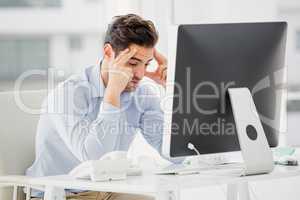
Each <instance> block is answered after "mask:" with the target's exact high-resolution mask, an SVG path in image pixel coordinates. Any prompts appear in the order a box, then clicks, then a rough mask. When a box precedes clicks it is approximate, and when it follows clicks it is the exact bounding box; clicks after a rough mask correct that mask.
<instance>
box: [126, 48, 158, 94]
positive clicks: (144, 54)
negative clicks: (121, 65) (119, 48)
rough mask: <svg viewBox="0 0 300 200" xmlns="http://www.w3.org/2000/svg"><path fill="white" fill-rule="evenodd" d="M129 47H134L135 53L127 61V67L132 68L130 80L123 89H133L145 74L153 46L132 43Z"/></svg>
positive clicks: (151, 57)
mask: <svg viewBox="0 0 300 200" xmlns="http://www.w3.org/2000/svg"><path fill="white" fill-rule="evenodd" d="M129 48H130V49H132V48H135V49H136V50H137V52H136V54H135V55H134V56H133V57H132V58H131V59H130V60H129V61H128V67H131V68H132V70H133V77H132V80H131V81H130V82H129V83H128V84H127V86H126V88H125V91H128V92H130V91H134V90H135V89H136V88H137V86H138V84H139V82H140V80H142V78H143V77H144V75H145V70H146V68H147V66H148V65H149V64H150V61H151V60H153V54H154V48H146V47H142V46H138V45H136V44H132V45H130V46H129Z"/></svg>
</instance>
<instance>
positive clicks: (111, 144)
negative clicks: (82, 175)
mask: <svg viewBox="0 0 300 200" xmlns="http://www.w3.org/2000/svg"><path fill="white" fill-rule="evenodd" d="M69 88H70V87H69ZM69 93H70V90H69V91H68V94H69ZM76 93H77V94H76V95H74V103H71V102H70V101H67V103H64V100H63V99H64V98H56V103H54V102H48V108H50V110H49V111H50V112H49V113H48V114H47V115H46V114H43V115H44V116H43V115H42V116H41V117H49V118H50V119H49V120H47V121H48V123H52V124H53V127H55V129H56V131H57V133H58V134H59V136H60V138H61V139H62V140H63V141H64V143H65V144H66V145H67V147H68V149H69V150H70V152H72V153H73V155H74V156H75V157H76V158H77V159H78V160H80V161H85V160H90V159H99V158H100V157H101V156H102V155H104V154H105V153H107V152H110V151H114V150H116V147H118V145H119V141H120V139H121V137H122V135H125V134H133V133H134V132H135V131H136V130H135V129H134V128H133V127H127V123H126V121H127V120H126V116H125V115H123V114H122V113H121V112H120V108H117V107H115V106H113V105H111V104H109V103H106V102H104V101H103V102H102V103H101V105H100V110H99V113H98V116H97V118H96V119H95V120H91V119H90V118H89V117H88V115H87V114H88V112H89V107H88V105H87V102H85V98H86V96H84V94H83V93H82V92H81V91H77V92H76ZM50 99H51V98H48V100H50ZM53 99H54V98H53ZM60 108H62V109H60ZM94 109H96V108H94Z"/></svg>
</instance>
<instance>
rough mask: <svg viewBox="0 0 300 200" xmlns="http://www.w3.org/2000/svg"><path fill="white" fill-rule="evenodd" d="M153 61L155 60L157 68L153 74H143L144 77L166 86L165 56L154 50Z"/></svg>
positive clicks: (166, 62) (166, 63)
mask: <svg viewBox="0 0 300 200" xmlns="http://www.w3.org/2000/svg"><path fill="white" fill-rule="evenodd" d="M154 59H155V60H156V62H157V64H158V66H157V68H156V70H155V71H154V72H147V71H146V72H145V76H147V77H149V78H151V79H152V80H154V81H155V82H156V83H158V84H160V85H162V86H164V87H165V86H166V79H167V65H168V61H167V58H166V57H165V56H163V55H162V54H161V53H159V52H158V51H157V50H156V49H155V50H154Z"/></svg>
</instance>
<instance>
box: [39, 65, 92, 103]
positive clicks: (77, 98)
mask: <svg viewBox="0 0 300 200" xmlns="http://www.w3.org/2000/svg"><path fill="white" fill-rule="evenodd" d="M89 70H91V67H87V68H85V69H84V70H83V71H82V72H80V73H77V74H74V75H71V76H70V77H69V78H67V79H66V80H65V81H63V82H61V83H59V84H58V85H57V86H56V87H55V88H54V89H52V90H51V91H49V95H48V98H47V99H46V100H47V101H46V102H47V104H48V105H49V104H52V103H53V102H52V101H49V99H50V100H51V99H55V100H56V101H57V102H61V103H63V102H66V101H67V102H69V101H72V102H73V103H76V104H86V103H87V100H88V99H89V98H91V97H92V86H91V83H90V80H89V74H88V73H89ZM46 102H45V103H46Z"/></svg>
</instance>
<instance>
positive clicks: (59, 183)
mask: <svg viewBox="0 0 300 200" xmlns="http://www.w3.org/2000/svg"><path fill="white" fill-rule="evenodd" d="M295 176H300V167H285V166H276V168H275V169H274V171H273V172H272V173H270V174H262V175H255V176H245V177H237V176H231V175H212V174H193V175H153V174H146V175H143V176H130V177H128V178H127V180H123V181H111V182H92V181H90V180H78V179H75V178H73V177H70V176H68V175H64V176H49V177H42V178H33V179H31V180H30V182H31V184H36V185H44V186H50V187H60V188H65V189H79V190H92V191H107V192H119V193H122V192H124V193H139V194H140V193H157V192H160V191H173V190H178V189H184V188H195V187H201V186H208V185H217V184H237V183H242V182H251V181H262V180H274V179H280V178H289V177H295Z"/></svg>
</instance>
